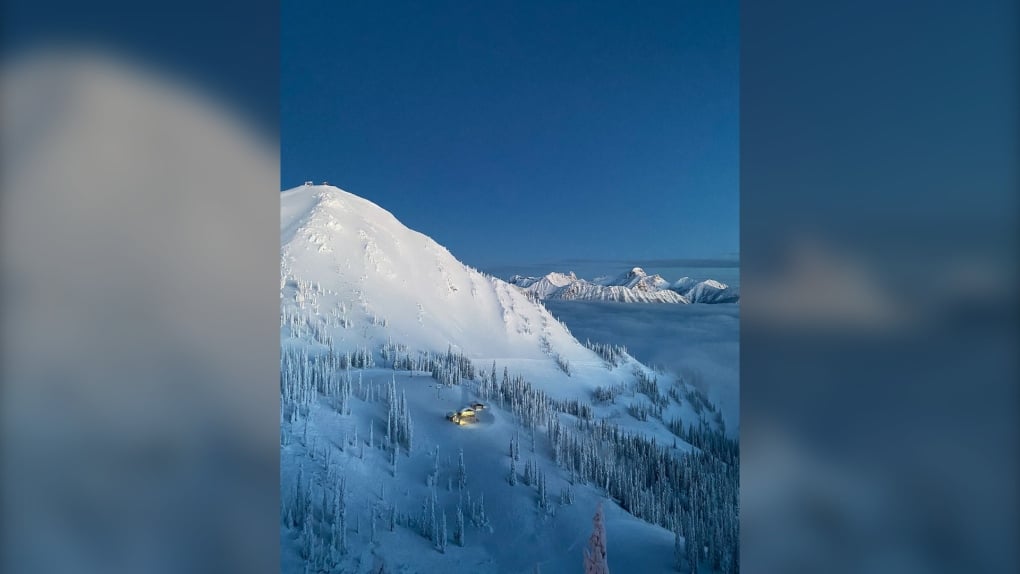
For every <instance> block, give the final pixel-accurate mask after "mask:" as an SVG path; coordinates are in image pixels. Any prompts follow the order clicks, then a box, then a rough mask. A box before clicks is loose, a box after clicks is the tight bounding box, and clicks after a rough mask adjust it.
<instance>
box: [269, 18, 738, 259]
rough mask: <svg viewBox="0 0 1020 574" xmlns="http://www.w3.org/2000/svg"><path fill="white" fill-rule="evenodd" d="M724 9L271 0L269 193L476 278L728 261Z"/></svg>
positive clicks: (732, 214) (728, 36)
mask: <svg viewBox="0 0 1020 574" xmlns="http://www.w3.org/2000/svg"><path fill="white" fill-rule="evenodd" d="M737 4H738V3H737V2H736V1H735V0H724V1H704V0H697V1H695V0H674V1H667V2H555V1H543V2H501V1H485V2H467V1H459V2H442V1H430V2H417V3H411V2H407V3H405V2H354V1H352V2H336V1H332V0H314V1H301V2H286V3H284V6H283V9H282V34H281V43H282V59H281V64H282V85H281V91H282V93H281V131H282V146H283V152H282V153H283V155H282V162H283V163H282V187H283V188H284V189H286V188H289V187H294V186H296V185H300V184H301V183H302V182H304V181H305V180H315V181H316V182H321V181H329V182H330V183H332V184H334V185H337V186H338V187H341V188H343V189H346V190H347V191H350V192H352V193H355V194H358V195H361V196H363V197H366V198H368V199H370V200H372V201H374V202H376V203H378V204H379V205H381V206H383V207H384V208H386V209H388V210H389V211H391V212H392V213H393V214H394V215H396V216H397V218H398V219H400V220H401V221H403V222H404V223H405V224H407V225H408V226H410V227H412V228H414V229H417V230H419V231H422V232H423V233H426V234H428V235H430V236H432V237H433V238H434V239H435V240H436V241H438V242H439V243H441V244H443V245H445V246H447V247H448V248H449V249H450V250H451V251H452V252H453V254H454V255H455V256H457V257H458V258H460V259H461V260H462V261H464V262H466V263H468V264H470V265H473V266H476V267H479V268H482V269H489V268H496V267H500V266H504V267H505V266H507V265H514V264H528V263H540V262H556V261H560V260H568V259H586V260H634V261H642V260H649V259H670V258H685V259H699V258H711V259H718V258H736V253H737V251H738V239H739V236H738V229H739V221H738V213H739V208H738V133H739V132H738V126H739V121H738V120H739V118H738V110H739V102H738V60H739V46H738V20H737V15H738V5H737Z"/></svg>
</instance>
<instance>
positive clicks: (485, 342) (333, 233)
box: [280, 186, 623, 395]
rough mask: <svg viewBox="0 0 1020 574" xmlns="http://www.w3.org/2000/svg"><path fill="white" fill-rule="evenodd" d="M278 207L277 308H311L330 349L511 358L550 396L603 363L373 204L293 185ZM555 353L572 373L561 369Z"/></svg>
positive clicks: (601, 373) (523, 300) (541, 312)
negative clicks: (384, 348) (394, 348)
mask: <svg viewBox="0 0 1020 574" xmlns="http://www.w3.org/2000/svg"><path fill="white" fill-rule="evenodd" d="M280 213H281V219H280V242H281V246H282V248H281V267H280V270H281V299H282V304H283V307H284V308H283V314H284V316H285V317H289V316H293V315H294V314H297V313H299V309H298V307H299V305H304V306H308V307H310V308H311V310H312V311H313V316H314V317H315V318H316V320H318V321H319V322H320V323H321V324H322V326H323V328H324V330H326V331H327V332H328V333H329V335H330V337H331V339H332V341H333V344H334V346H336V347H337V348H341V349H355V348H359V347H365V348H368V349H376V348H378V347H379V346H380V345H382V344H384V343H386V342H388V341H391V342H394V343H398V344H402V345H406V346H407V347H409V348H411V349H419V350H432V351H445V350H447V348H448V347H450V348H452V350H453V351H454V352H462V353H464V354H465V355H467V356H468V357H470V358H471V359H473V360H478V361H479V362H480V363H489V362H491V361H492V360H498V361H500V362H502V361H503V360H505V359H509V358H513V359H514V360H516V361H518V362H526V363H527V368H526V369H525V370H526V372H527V373H528V374H530V375H532V376H540V377H543V378H544V379H546V380H549V381H550V383H562V385H559V384H557V385H553V384H550V385H549V390H550V392H552V393H554V394H558V395H563V394H570V389H571V388H572V387H577V386H578V385H584V384H585V383H584V382H585V381H590V380H593V379H592V377H587V376H585V375H589V374H597V377H598V378H604V377H605V376H606V373H605V368H604V363H603V361H602V360H601V359H600V358H599V357H598V356H597V355H595V354H594V353H593V352H591V351H590V350H588V349H587V348H585V347H584V346H583V345H581V344H580V343H579V342H578V341H576V340H575V339H574V337H573V336H572V335H571V334H570V333H569V332H568V331H567V329H566V327H565V326H564V325H563V324H562V323H560V322H559V321H558V320H557V319H555V318H554V317H553V316H552V315H551V314H550V313H549V312H548V311H547V310H546V309H545V307H543V306H542V305H540V304H537V303H536V302H535V301H533V300H531V299H529V297H528V296H526V295H525V294H524V293H522V292H521V291H520V290H518V289H517V288H515V287H513V286H511V285H509V284H508V283H506V282H504V281H502V280H500V279H497V278H495V277H491V276H487V275H484V274H482V273H481V272H479V271H476V270H474V269H472V268H470V267H468V266H466V265H464V264H462V263H460V262H459V261H457V259H455V258H454V257H453V255H451V254H450V252H449V251H447V250H446V248H444V247H442V246H440V245H439V244H437V243H436V242H435V241H433V240H432V239H430V238H429V237H427V236H425V235H423V234H421V233H418V232H417V231H413V230H411V229H408V228H407V227H405V226H404V225H403V224H401V223H400V222H399V221H398V220H397V219H396V218H395V217H394V216H393V215H392V214H390V213H389V212H388V211H386V210H384V209H382V208H381V207H379V206H377V205H375V204H374V203H372V202H370V201H367V200H365V199H362V198H360V197H358V196H356V195H353V194H350V193H347V192H345V191H342V190H340V189H338V188H336V187H332V186H300V187H297V188H294V189H291V190H288V191H285V192H283V193H282V194H281V201H280ZM550 280H553V279H550ZM295 299H297V301H296V300H295ZM284 328H285V330H286V325H284ZM285 334H288V333H286V332H285ZM557 356H559V357H561V358H562V359H563V360H565V361H568V362H569V363H570V365H571V368H572V369H573V370H574V372H575V374H576V375H580V376H573V377H568V376H566V375H565V374H564V373H563V372H562V371H561V369H560V368H559V367H558V366H557V364H556V361H555V359H556V357H557ZM622 377H623V375H621V376H619V377H611V378H613V379H614V381H616V382H620V381H622V380H623V378H622ZM588 387H591V385H588ZM560 390H563V391H564V392H559V391H560Z"/></svg>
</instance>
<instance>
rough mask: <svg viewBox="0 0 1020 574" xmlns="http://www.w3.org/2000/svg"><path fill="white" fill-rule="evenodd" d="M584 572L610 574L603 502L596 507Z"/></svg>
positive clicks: (586, 550)
mask: <svg viewBox="0 0 1020 574" xmlns="http://www.w3.org/2000/svg"><path fill="white" fill-rule="evenodd" d="M584 574H609V562H608V561H607V560H606V524H605V517H604V516H603V514H602V503H601V502H600V503H599V505H598V506H597V507H596V508H595V516H594V517H593V518H592V533H591V538H589V539H588V548H585V549H584Z"/></svg>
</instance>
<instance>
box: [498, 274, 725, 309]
mask: <svg viewBox="0 0 1020 574" xmlns="http://www.w3.org/2000/svg"><path fill="white" fill-rule="evenodd" d="M509 283H510V284H511V285H516V286H517V287H519V288H520V289H522V290H523V291H525V292H527V293H530V294H532V295H534V296H536V297H538V298H539V299H560V300H572V301H619V302H623V303H679V304H687V303H735V302H737V301H738V300H739V299H740V294H739V293H737V291H736V290H735V289H733V288H731V287H729V286H728V285H726V284H724V283H720V282H719V281H716V280H714V279H708V280H706V281H695V280H694V279H691V278H690V277H683V278H681V279H679V280H677V281H675V282H673V283H670V282H669V281H667V280H665V279H663V278H662V276H661V275H649V274H648V273H646V272H645V270H644V269H642V268H640V267H635V268H633V269H631V270H630V271H627V272H626V273H623V274H621V275H619V276H617V277H597V278H595V279H592V280H590V281H589V280H587V279H582V278H580V277H578V276H577V275H574V274H573V273H557V272H552V273H549V274H548V275H545V276H543V277H524V276H521V275H514V276H513V277H511V278H510V281H509Z"/></svg>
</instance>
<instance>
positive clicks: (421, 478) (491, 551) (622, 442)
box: [280, 185, 738, 573]
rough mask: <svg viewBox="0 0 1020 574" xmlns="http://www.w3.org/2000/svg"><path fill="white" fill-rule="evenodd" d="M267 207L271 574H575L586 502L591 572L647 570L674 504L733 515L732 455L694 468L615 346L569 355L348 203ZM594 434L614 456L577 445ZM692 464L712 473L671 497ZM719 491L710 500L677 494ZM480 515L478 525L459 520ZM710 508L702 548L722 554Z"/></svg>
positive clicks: (498, 291)
mask: <svg viewBox="0 0 1020 574" xmlns="http://www.w3.org/2000/svg"><path fill="white" fill-rule="evenodd" d="M280 204H281V205H280V207H281V222H280V239H281V281H280V297H281V351H282V354H283V357H282V362H281V413H280V415H281V436H280V440H281V452H280V460H281V505H282V506H281V530H280V536H281V571H282V572H286V573H290V572H334V571H342V572H373V573H376V572H408V573H410V572H443V571H452V570H454V569H467V570H471V571H475V572H521V573H524V572H533V571H534V569H535V568H536V566H537V567H540V568H541V569H542V570H543V571H545V572H571V571H580V570H581V565H582V550H583V548H584V546H585V544H586V542H587V539H588V536H589V535H590V533H591V519H592V514H593V513H594V510H595V507H596V505H597V504H598V503H599V502H602V503H603V504H604V506H605V513H606V530H607V536H608V556H609V566H610V568H611V569H612V570H613V571H616V572H666V571H672V570H673V569H674V563H675V556H674V551H675V548H674V541H675V537H674V533H673V532H672V531H671V528H672V527H669V528H664V527H663V525H664V524H672V523H671V522H670V520H672V519H670V520H667V518H668V517H670V516H674V517H675V516H679V514H677V513H678V510H677V508H678V507H679V505H681V504H693V503H697V504H699V505H701V507H704V508H700V507H699V510H698V511H697V512H694V511H690V512H689V514H687V515H686V516H688V518H692V517H703V516H706V517H707V516H713V515H716V511H715V510H714V509H712V508H711V507H710V506H707V505H712V504H716V502H715V501H716V500H729V501H733V500H735V493H736V484H737V481H736V478H737V471H738V469H737V468H734V467H732V466H730V467H729V468H727V465H731V464H733V463H732V458H731V457H728V458H727V459H726V460H729V461H731V462H729V463H727V464H720V463H718V462H715V461H714V459H711V457H707V458H706V457H701V456H694V454H695V453H697V452H699V449H697V448H695V447H694V446H692V444H689V443H688V442H685V441H684V440H680V439H678V438H677V434H676V430H675V428H673V429H672V430H671V427H670V426H669V424H668V423H676V422H679V421H682V422H683V423H684V424H685V425H690V424H694V425H703V427H702V428H706V429H709V428H715V429H716V430H718V431H719V432H724V431H725V429H724V428H723V429H721V430H720V429H718V427H719V426H720V425H721V424H722V423H721V417H720V416H719V413H718V412H717V411H715V410H714V408H713V407H712V406H711V405H710V404H708V403H707V402H706V401H704V400H702V397H699V396H698V395H697V393H696V391H695V390H694V389H693V388H692V387H689V386H688V385H686V383H682V382H680V381H679V380H678V379H676V378H675V377H672V376H670V375H668V374H666V373H656V372H654V371H652V370H650V369H648V368H647V367H645V366H644V365H641V364H640V363H638V362H637V361H636V360H634V359H633V358H632V357H630V356H629V355H628V354H627V353H626V352H625V351H623V350H621V349H619V348H614V349H613V350H608V351H607V348H606V347H597V346H593V347H592V348H589V347H588V346H586V345H584V344H581V343H580V342H578V341H577V340H576V339H575V338H574V337H573V336H572V335H571V334H570V332H569V331H568V330H567V329H566V327H565V326H564V325H563V324H562V323H560V322H559V321H558V320H556V319H555V318H554V317H553V316H552V315H551V314H550V313H549V312H548V311H547V310H546V308H545V307H544V305H542V303H541V302H540V301H538V300H537V298H535V297H534V296H533V295H529V294H528V293H525V292H524V291H522V290H520V289H519V288H517V287H515V286H512V285H510V284H508V283H506V282H504V281H502V280H500V279H497V278H494V277H491V276H487V275H485V274H482V273H480V272H478V271H476V270H474V269H471V268H470V267H467V266H465V265H463V264H462V263H460V262H459V261H457V260H456V259H455V258H454V257H453V256H452V255H451V254H450V253H449V252H448V251H447V250H446V249H445V248H443V247H441V246H439V245H438V244H436V243H435V242H434V241H432V240H431V239H430V238H428V237H427V236H425V235H422V234H421V233H418V232H415V231H412V230H410V229H408V228H406V227H405V226H403V225H402V224H401V223H400V222H399V221H398V220H397V219H396V218H395V217H393V215H392V214H390V213H388V212H387V211H385V210H383V209H382V208H380V207H379V206H377V205H375V204H373V203H371V202H369V201H367V200H364V199H362V198H359V197H357V196H355V195H352V194H349V193H347V192H344V191H342V190H340V189H337V188H335V187H330V186H312V185H309V186H301V187H298V188H295V189H292V190H288V191H285V192H283V193H282V194H281V201H280ZM565 277H566V278H569V276H565ZM562 280H563V278H556V277H552V278H549V283H550V284H552V283H553V282H554V281H561V282H562ZM592 349H599V352H598V353H596V352H595V351H594V350H592ZM352 357H353V358H352ZM395 357H396V358H395ZM401 357H403V358H404V359H407V360H410V358H413V357H418V358H421V357H426V358H427V361H430V362H429V364H430V365H432V366H431V367H428V368H431V369H433V371H432V372H431V373H429V372H422V370H421V369H418V370H410V371H409V370H407V369H405V368H404V367H400V370H398V365H397V363H398V362H399V361H400V360H401V359H400V358H401ZM444 357H445V359H444ZM454 359H456V360H455V361H454V362H457V363H458V364H460V365H461V366H460V367H458V369H460V370H461V371H464V369H467V371H466V372H469V373H470V374H469V375H463V378H461V376H460V375H458V377H457V378H456V379H455V381H454V382H452V383H451V382H450V380H449V378H448V377H449V376H450V375H449V368H448V367H447V366H444V365H448V363H443V361H444V360H454ZM461 359H463V361H461ZM458 361H459V362H458ZM464 362H466V363H467V364H464ZM419 364H420V363H419ZM354 365H357V368H355V366H354ZM443 369H446V370H445V371H444V370H443ZM441 371H442V372H441ZM430 375H431V376H430ZM437 379H444V380H446V382H445V383H444V382H440V381H438V380H437ZM501 381H502V382H501ZM639 382H640V384H641V385H643V386H639ZM528 389H530V390H528ZM650 389H651V390H650ZM595 391H598V393H596V392H595ZM599 393H601V395H600V394H599ZM667 393H668V396H667ZM596 396H608V397H611V398H603V399H599V400H594V399H593V397H596ZM652 397H654V398H652ZM674 397H675V398H674ZM398 398H399V399H398ZM475 400H482V401H483V402H485V403H486V405H487V408H486V409H485V410H484V411H482V412H481V414H480V416H479V417H478V421H479V422H478V423H477V424H475V425H470V426H465V427H460V426H456V425H453V424H451V423H449V422H448V421H447V420H446V418H445V415H446V413H447V412H449V411H453V410H456V409H458V408H461V407H463V406H465V405H467V404H469V403H471V402H473V401H475ZM653 403H655V404H654V405H653ZM398 404H399V409H400V410H401V411H402V414H400V415H397V416H394V414H393V413H394V409H397V408H398ZM572 413H573V414H572ZM396 420H400V421H405V420H406V421H407V426H406V428H408V429H411V430H408V431H406V432H405V436H406V437H407V438H406V443H403V444H401V443H400V440H399V439H392V440H391V439H389V438H387V436H388V435H389V434H390V431H389V430H388V429H390V428H391V427H392V424H391V423H393V422H394V421H396ZM605 425H609V426H605ZM554 427H555V430H554ZM600 429H602V430H600ZM606 429H610V431H611V432H612V433H613V434H612V436H613V437H616V438H614V439H613V440H618V442H614V443H612V445H610V443H609V440H608V439H607V438H606V437H605V436H602V435H598V434H597V433H598V432H609V431H606ZM401 432H404V431H401ZM713 432H714V431H713ZM412 436H413V440H411V437H412ZM720 436H722V435H720ZM692 440H693V439H692ZM511 441H516V442H517V444H518V446H517V449H516V450H517V451H518V452H519V457H518V459H517V460H516V461H514V462H511V460H512V459H511V457H510V456H509V452H510V448H509V445H510V443H511ZM635 441H638V442H641V441H643V442H641V443H642V444H644V445H645V446H644V447H643V448H640V449H639V448H635V447H634V445H635V444H638V442H635ZM652 441H654V442H652ZM706 448H710V447H707V446H706ZM461 452H463V456H464V460H465V467H466V474H465V476H466V481H465V485H464V486H461V485H460V464H459V459H460V453H461ZM649 453H658V454H656V456H661V457H665V458H663V459H660V460H659V461H658V462H657V463H656V464H657V465H658V466H657V467H656V468H659V472H660V476H663V477H665V474H662V473H666V472H668V473H671V474H670V476H672V477H673V478H671V479H670V480H671V482H670V483H669V484H666V482H663V481H662V480H659V479H657V478H655V476H656V475H655V473H654V472H650V471H649V472H645V471H642V472H638V473H632V472H629V471H628V470H627V464H625V463H624V462H623V461H625V460H634V457H639V456H650V454H649ZM726 456H728V455H726ZM626 457H631V458H630V459H627V458H626ZM568 460H569V461H572V462H570V464H572V465H573V466H572V467H571V470H569V471H568V470H567V469H566V466H565V465H566V464H567V461H568ZM663 461H668V462H663ZM646 464H648V465H649V466H648V468H649V469H651V468H653V466H652V463H651V460H649V461H647V462H646ZM699 465H700V466H699ZM706 465H707V466H706ZM526 466H527V467H531V468H533V469H534V473H532V480H530V481H528V480H527V477H528V474H529V473H528V472H526V470H525V469H526ZM702 466H704V468H706V469H708V470H707V471H706V472H717V473H721V474H719V476H718V478H712V479H711V480H707V479H706V480H703V481H702V480H693V479H691V480H689V481H687V482H682V481H681V479H680V475H681V474H683V476H688V475H689V474H690V473H696V472H698V469H699V468H702ZM713 469H714V470H713ZM539 475H540V476H541V477H542V478H541V480H540V483H541V484H542V485H544V487H545V488H544V490H545V492H546V493H547V494H546V497H545V499H546V501H545V503H544V504H543V503H542V500H543V497H542V494H541V493H542V490H543V489H542V487H540V486H539V483H536V482H535V479H534V477H535V476H539ZM510 476H513V477H514V479H513V481H511V480H510ZM610 477H613V479H612V480H610ZM649 477H651V478H649ZM625 481H636V482H634V484H633V485H630V484H629V483H626V482H625ZM511 482H514V483H516V484H511ZM528 482H530V484H528ZM722 484H725V485H729V486H727V487H726V488H725V491H724V493H725V494H724V495H723V494H720V495H718V496H717V495H713V496H707V495H703V494H700V490H698V491H697V492H699V493H698V494H695V491H696V490H697V489H704V488H708V487H711V488H721V487H717V486H716V485H722ZM607 489H609V490H607ZM610 490H611V491H612V493H615V494H613V495H610ZM628 497H629V498H630V499H629V500H625V499H626V498H628ZM480 499H481V500H484V513H483V514H484V516H481V515H480V513H479V512H478V511H477V510H475V511H472V510H471V509H472V507H473V506H477V505H478V501H479V500H480ZM429 501H431V502H429ZM667 503H669V504H671V505H673V506H671V507H670V508H672V510H668V511H667V510H665V509H666V506H665V505H666V504H667ZM430 505H431V506H432V507H434V508H435V510H434V511H433V512H432V513H431V515H428V514H426V512H425V511H426V510H427V509H428V508H429V506H430ZM728 508H729V510H727V511H726V513H725V514H724V515H722V516H723V517H724V518H725V520H722V521H719V522H718V524H727V525H729V526H728V527H727V528H726V529H725V532H724V533H722V532H723V531H720V532H721V533H720V534H719V536H717V537H715V538H714V539H713V540H716V541H718V546H719V548H724V549H725V552H735V548H736V546H735V535H734V532H735V530H734V529H735V528H736V526H735V525H736V518H735V517H736V513H735V505H732V504H731V505H730V506H729V507H728ZM458 509H460V510H461V511H462V512H463V514H465V515H466V518H465V541H464V543H463V545H460V544H457V543H456V542H455V538H454V534H453V532H454V530H455V524H456V522H457V520H456V516H457V511H458ZM669 513H672V514H669ZM427 515H428V516H434V517H436V521H435V522H433V524H435V525H438V524H440V522H439V520H440V517H441V516H445V517H446V520H447V522H448V530H447V534H448V535H447V536H445V537H438V539H441V540H444V541H446V543H444V544H440V543H439V542H437V539H436V538H432V539H430V537H429V535H427V534H426V533H425V530H427V527H428V524H429V520H428V519H425V518H423V516H427ZM638 515H641V516H643V517H644V519H641V518H638V517H637V516H638ZM656 517H657V518H656ZM391 522H392V528H391ZM706 524H709V523H708V522H706ZM712 524H716V523H712ZM436 528H438V526H437V527H436ZM687 528H688V530H689V531H693V530H692V528H691V527H687ZM706 528H708V527H707V526H706ZM713 543H714V542H712V543H710V542H707V541H706V544H713ZM728 555H729V554H728Z"/></svg>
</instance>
